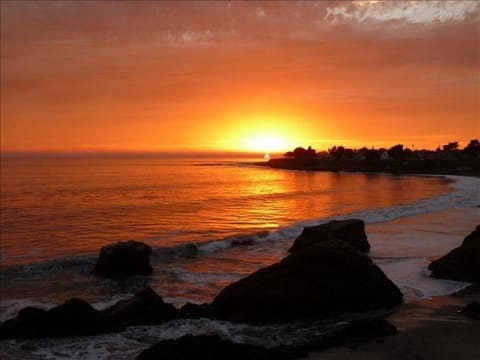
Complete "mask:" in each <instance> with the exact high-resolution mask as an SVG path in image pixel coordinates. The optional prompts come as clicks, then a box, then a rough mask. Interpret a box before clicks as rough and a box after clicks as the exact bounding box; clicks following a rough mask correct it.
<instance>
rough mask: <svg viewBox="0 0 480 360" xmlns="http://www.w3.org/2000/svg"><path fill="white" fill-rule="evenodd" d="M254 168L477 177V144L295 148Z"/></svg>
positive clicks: (479, 159) (479, 146) (479, 168)
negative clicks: (418, 147)
mask: <svg viewBox="0 0 480 360" xmlns="http://www.w3.org/2000/svg"><path fill="white" fill-rule="evenodd" d="M256 164H257V165H262V166H269V167H271V168H279V169H289V170H307V171H357V172H387V173H393V174H439V175H467V176H477V177H478V176H480V142H479V140H477V139H473V140H471V141H470V142H469V143H468V145H467V146H465V148H463V149H460V148H459V146H458V142H450V143H448V144H445V145H443V146H441V147H440V146H439V147H438V148H437V149H436V150H434V151H433V150H413V149H409V148H406V147H404V146H403V145H402V144H398V145H395V146H392V147H391V148H389V149H386V148H379V149H375V148H367V147H362V148H360V149H349V148H346V147H344V146H333V147H332V148H330V149H328V151H322V152H316V151H315V149H313V148H312V147H310V146H309V147H308V148H307V149H305V148H303V147H297V148H295V149H294V150H293V151H288V152H286V153H285V154H284V155H283V157H281V158H272V159H269V160H268V161H265V162H259V163H256Z"/></svg>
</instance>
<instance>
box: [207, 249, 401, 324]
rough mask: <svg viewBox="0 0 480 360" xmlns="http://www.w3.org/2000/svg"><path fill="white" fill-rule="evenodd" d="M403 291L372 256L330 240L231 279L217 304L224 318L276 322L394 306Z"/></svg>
mask: <svg viewBox="0 0 480 360" xmlns="http://www.w3.org/2000/svg"><path fill="white" fill-rule="evenodd" d="M402 297H403V296H402V293H401V292H400V290H399V289H398V288H397V287H396V285H395V284H394V283H393V282H391V281H390V280H389V279H388V278H387V277H386V276H385V274H384V273H383V272H382V270H380V268H379V267H378V266H376V265H375V264H374V263H373V262H372V260H371V259H370V258H369V257H368V256H366V255H364V254H362V253H360V252H358V251H357V250H356V249H354V248H352V247H351V246H350V245H348V244H347V243H345V242H338V241H327V242H323V243H321V244H318V245H316V246H313V247H311V248H309V249H306V250H303V251H298V252H295V253H294V254H291V255H289V256H288V257H286V258H284V259H283V260H282V261H281V262H280V263H277V264H274V265H271V266H269V267H266V268H264V269H260V270H258V271H256V272H254V273H253V274H251V275H249V276H248V277H246V278H243V279H241V280H239V281H237V282H235V283H233V284H230V285H229V286H227V287H226V288H224V289H223V290H222V291H221V292H220V294H219V295H218V296H217V297H216V298H215V299H214V301H213V303H212V308H213V310H214V313H215V316H217V317H218V318H221V319H226V320H231V321H239V322H250V323H275V322H287V321H292V320H312V319H322V318H327V317H332V316H336V315H339V314H342V313H347V312H363V311H369V310H374V309H379V308H383V307H390V306H394V305H397V304H400V303H401V302H402Z"/></svg>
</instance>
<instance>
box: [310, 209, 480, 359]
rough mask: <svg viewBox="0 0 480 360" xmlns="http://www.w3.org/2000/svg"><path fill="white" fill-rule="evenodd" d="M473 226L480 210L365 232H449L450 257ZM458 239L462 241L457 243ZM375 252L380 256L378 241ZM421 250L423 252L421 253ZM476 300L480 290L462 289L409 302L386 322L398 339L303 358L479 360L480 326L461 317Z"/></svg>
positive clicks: (413, 219)
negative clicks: (466, 307)
mask: <svg viewBox="0 0 480 360" xmlns="http://www.w3.org/2000/svg"><path fill="white" fill-rule="evenodd" d="M468 218H469V219H468ZM445 220H447V221H445ZM452 221H453V222H454V223H453V224H452V223H451V222H452ZM475 221H476V222H477V223H478V222H479V221H480V209H478V208H457V209H449V210H444V211H440V212H436V213H430V214H424V215H417V216H413V217H410V218H403V219H397V220H394V221H391V222H388V223H387V224H380V225H378V224H373V225H370V226H369V227H370V229H367V232H368V233H371V232H372V231H373V232H374V233H375V232H378V230H379V229H378V227H379V226H384V227H385V229H386V230H387V232H386V234H385V235H386V236H390V235H392V234H394V233H398V232H399V231H401V229H402V228H414V229H415V230H416V231H418V232H424V233H425V236H428V234H434V235H435V234H439V235H441V236H443V237H445V231H448V232H449V235H450V239H449V240H447V242H446V243H445V244H443V245H442V247H449V249H448V250H447V252H448V251H450V250H451V249H452V248H454V247H456V246H458V245H459V244H460V243H461V242H462V240H463V238H464V237H465V236H466V235H467V233H468V231H467V232H466V233H465V230H461V229H463V228H465V227H467V226H470V225H469V223H473V222H475ZM374 227H377V229H374ZM472 230H473V228H472ZM460 234H462V235H460ZM455 237H457V238H458V239H457V240H455ZM447 244H448V245H447ZM372 251H373V252H375V251H376V249H375V239H374V238H373V239H372ZM422 251H425V249H423V250H420V251H419V252H420V253H421V252H422ZM440 255H442V253H441V251H440V253H437V254H433V253H430V254H429V256H428V259H429V260H432V259H435V258H438V257H439V256H440ZM472 301H477V302H478V301H480V287H479V286H478V285H470V286H468V287H467V288H465V289H464V290H461V291H458V292H455V293H452V294H449V295H440V296H431V297H427V298H425V299H422V300H413V299H406V300H405V302H404V303H403V304H402V305H400V306H399V307H398V308H397V309H395V311H394V312H392V314H390V315H389V316H388V317H387V318H386V320H387V321H388V322H390V323H392V324H393V325H394V326H396V327H397V330H398V332H397V334H395V335H393V336H388V337H384V338H378V339H376V340H372V341H368V342H363V343H354V344H346V345H342V346H338V347H333V348H329V349H326V350H324V351H316V352H312V353H310V354H309V355H308V356H307V357H306V358H305V359H308V360H320V359H322V360H335V359H352V360H380V359H399V360H400V359H437V360H443V359H445V360H447V359H452V358H453V357H455V358H456V359H458V360H462V359H465V360H466V359H475V358H479V357H480V347H479V346H478V334H480V321H478V320H477V321H475V320H469V319H468V318H466V317H465V316H464V315H463V314H462V313H461V312H460V311H461V310H462V309H463V308H464V307H465V306H466V305H467V304H469V303H470V302H472Z"/></svg>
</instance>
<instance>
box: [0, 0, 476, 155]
mask: <svg viewBox="0 0 480 360" xmlns="http://www.w3.org/2000/svg"><path fill="white" fill-rule="evenodd" d="M479 14H480V5H479V4H478V2H473V1H460V2H443V1H441V2H434V1H428V2H404V3H402V2H392V1H387V2H375V1H371V2H368V1H354V2H351V3H349V2H329V1H323V2H311V1H309V2H281V3H278V2H232V3H229V2H224V1H222V2H193V3H188V2H171V3H168V2H144V3H142V2H134V3H128V2H110V1H107V2H93V1H85V2H74V1H60V2H46V1H41V2H22V1H2V2H1V149H2V151H24V150H55V151H57V150H58V151H76V150H82V151H85V150H89V151H90V150H93V151H96V150H149V151H150V150H169V151H171V150H185V151H192V150H193V151H195V150H258V151H262V152H269V151H276V150H288V149H290V148H293V147H295V146H308V145H312V146H313V147H315V148H317V149H318V150H322V149H326V148H327V147H330V146H332V145H345V146H352V147H355V146H363V145H367V146H372V145H374V146H391V145H394V144H397V143H403V144H405V145H406V146H411V145H412V144H415V148H422V147H423V148H436V147H437V145H439V144H444V143H446V142H448V141H459V142H460V143H461V145H464V144H465V143H466V142H468V140H470V139H473V138H479V137H480V129H479V127H480V116H479V101H480V97H479V89H480V80H479V53H480V50H479V47H480V45H479V38H480V30H479V29H480V27H479V25H480V20H479V19H480V15H479Z"/></svg>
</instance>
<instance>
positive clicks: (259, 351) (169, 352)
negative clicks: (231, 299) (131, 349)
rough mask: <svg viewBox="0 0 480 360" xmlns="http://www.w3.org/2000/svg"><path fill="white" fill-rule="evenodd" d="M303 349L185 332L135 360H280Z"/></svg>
mask: <svg viewBox="0 0 480 360" xmlns="http://www.w3.org/2000/svg"><path fill="white" fill-rule="evenodd" d="M306 354H307V353H306V352H304V351H302V350H296V349H288V348H274V349H266V348H263V347H260V346H255V345H249V344H236V343H232V342H231V341H228V340H222V339H221V338H220V337H218V336H217V335H198V336H193V335H185V336H182V337H181V338H179V339H175V340H165V341H162V342H160V343H158V344H156V345H153V346H152V347H150V348H149V349H147V350H144V351H143V352H142V353H140V355H139V356H138V357H137V360H158V359H168V360H190V359H192V360H197V359H202V360H227V359H228V360H246V359H248V360H270V359H271V360H282V359H296V358H299V357H303V356H305V355H306Z"/></svg>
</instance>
